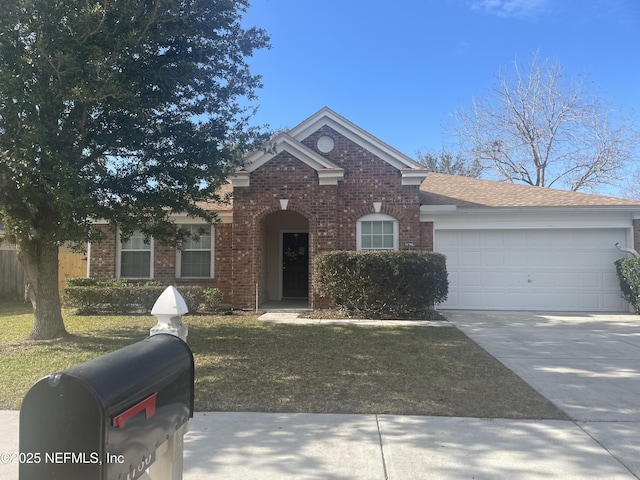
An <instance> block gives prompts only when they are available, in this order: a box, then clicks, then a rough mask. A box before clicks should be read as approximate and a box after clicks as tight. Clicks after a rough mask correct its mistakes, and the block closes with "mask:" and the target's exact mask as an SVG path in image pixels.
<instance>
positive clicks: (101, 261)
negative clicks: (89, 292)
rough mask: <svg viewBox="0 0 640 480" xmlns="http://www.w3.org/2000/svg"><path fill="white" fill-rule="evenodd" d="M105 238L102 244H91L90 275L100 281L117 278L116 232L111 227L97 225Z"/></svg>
mask: <svg viewBox="0 0 640 480" xmlns="http://www.w3.org/2000/svg"><path fill="white" fill-rule="evenodd" d="M96 228H97V229H98V230H100V231H101V232H102V234H103V235H104V238H103V240H102V241H101V242H99V243H98V242H92V243H91V256H90V258H89V275H90V276H91V277H92V278H97V279H99V280H108V279H111V278H115V277H116V232H115V230H114V229H113V228H111V227H110V226H109V225H96Z"/></svg>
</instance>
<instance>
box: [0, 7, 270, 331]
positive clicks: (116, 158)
mask: <svg viewBox="0 0 640 480" xmlns="http://www.w3.org/2000/svg"><path fill="white" fill-rule="evenodd" d="M247 8H248V0H181V1H175V0H148V1H147V0H145V1H141V0H135V1H131V0H111V1H95V0H69V1H63V0H2V3H1V7H0V222H2V223H3V225H4V228H5V234H6V237H7V239H8V240H9V241H12V242H15V243H16V244H18V246H19V251H20V254H21V256H22V258H21V261H22V262H23V266H25V269H26V270H27V273H28V275H29V276H30V277H31V279H32V284H33V285H32V287H33V288H32V289H31V294H32V297H33V298H32V301H33V302H34V303H35V304H36V305H37V306H38V308H36V309H35V312H36V313H35V324H34V332H45V331H47V333H46V335H49V334H50V333H51V334H58V333H60V331H64V329H63V328H62V329H59V328H58V327H57V325H55V326H54V327H55V328H53V329H44V328H42V327H43V325H44V324H47V323H51V321H52V320H55V321H56V322H57V321H58V320H59V322H60V323H61V324H62V316H61V314H60V306H59V305H58V304H57V303H59V302H57V293H56V292H57V290H56V289H55V286H54V283H55V282H56V281H57V279H56V278H55V275H53V274H50V275H49V276H48V277H46V279H44V278H36V276H38V277H43V275H42V274H41V273H40V272H43V271H47V269H46V266H45V267H43V265H45V264H46V265H51V264H53V262H55V261H57V258H56V255H57V248H58V246H60V245H62V244H63V243H67V242H68V243H75V244H80V245H82V244H84V243H85V242H87V241H90V240H96V239H99V237H100V232H99V230H98V229H95V228H94V226H93V224H92V222H91V219H96V218H100V219H105V220H107V221H109V222H111V223H112V224H116V225H117V226H118V228H119V229H120V231H121V232H123V234H124V235H125V236H126V235H127V234H130V233H131V232H132V231H133V230H141V231H143V233H144V234H146V235H148V236H153V237H154V238H155V239H157V240H160V241H163V242H165V243H177V242H179V240H180V239H181V236H182V235H183V234H184V232H181V231H180V230H179V229H178V228H177V227H176V225H175V224H174V223H173V222H172V221H171V218H170V216H171V214H172V213H174V212H181V213H186V214H189V215H191V216H193V217H200V218H204V219H206V220H208V221H210V222H213V221H215V220H216V218H215V214H214V213H213V212H211V211H207V210H205V209H203V208H201V205H202V202H207V201H214V202H221V201H224V198H221V195H220V194H219V193H218V192H219V191H220V187H221V186H223V185H225V184H226V182H227V178H228V176H229V174H230V173H231V172H234V171H235V170H236V168H237V167H238V165H239V162H240V159H241V158H242V157H243V155H244V153H246V152H247V151H248V150H252V149H255V148H256V147H257V146H258V145H261V144H262V143H263V142H264V141H266V139H267V138H268V137H267V135H266V133H263V132H262V131H261V130H262V129H261V128H259V127H254V126H251V125H250V117H251V115H252V114H253V111H254V105H252V102H253V101H254V100H255V93H256V90H257V89H258V88H260V86H261V84H260V77H259V76H258V75H254V74H252V73H251V72H250V70H249V65H248V62H247V58H249V57H251V56H252V54H253V53H254V51H256V50H259V49H262V48H267V47H268V46H269V38H268V36H267V34H266V33H265V32H264V31H263V30H261V29H259V28H246V27H245V26H244V25H243V24H242V16H243V14H244V12H245V11H246V9H247ZM43 252H46V253H47V254H46V255H45V254H44V253H43ZM47 262H48V263H47ZM40 281H42V282H46V285H42V286H41V285H40V284H39V282H40ZM49 292H51V293H49ZM52 309H53V310H57V312H53V311H52ZM44 312H47V314H46V315H45V313H44ZM36 325H37V326H38V327H37V328H36ZM48 330H51V332H48ZM38 335H45V333H40V334H38ZM41 338H44V337H41Z"/></svg>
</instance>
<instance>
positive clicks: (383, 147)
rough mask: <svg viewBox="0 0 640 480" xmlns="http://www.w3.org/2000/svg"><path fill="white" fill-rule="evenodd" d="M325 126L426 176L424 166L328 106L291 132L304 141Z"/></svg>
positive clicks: (398, 166)
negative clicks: (422, 172)
mask: <svg viewBox="0 0 640 480" xmlns="http://www.w3.org/2000/svg"><path fill="white" fill-rule="evenodd" d="M323 126H328V127H330V128H332V129H333V130H335V131H336V132H338V133H339V134H341V135H343V136H344V137H346V138H348V139H349V140H351V141H352V142H354V143H355V144H357V145H360V146H361V147H362V148H364V149H365V150H368V151H370V152H371V153H373V154H375V155H376V156H378V157H380V158H381V159H382V160H384V161H385V162H387V163H389V164H390V165H392V166H394V167H395V168H397V169H398V170H405V169H411V170H419V171H424V174H425V177H426V169H425V168H424V167H423V166H421V165H420V164H418V163H416V162H414V161H413V160H411V159H410V158H409V157H407V156H406V155H405V154H403V153H401V152H399V151H398V150H396V149H395V148H393V147H391V146H389V145H387V144H386V143H384V142H383V141H382V140H380V139H378V138H376V137H374V136H373V135H371V134H370V133H369V132H367V131H365V130H363V129H362V128H360V127H358V126H357V125H356V124H354V123H351V122H350V121H349V120H347V119H346V118H344V117H342V116H340V115H338V114H337V113H336V112H334V111H333V110H331V109H330V108H327V107H324V108H322V109H320V110H319V111H318V112H316V113H315V114H313V115H312V116H310V117H309V118H307V119H306V120H305V121H303V122H302V123H300V124H299V125H297V126H296V127H294V128H292V129H291V130H289V134H290V135H291V136H292V137H293V138H295V139H296V140H298V141H302V140H304V139H305V138H307V137H308V136H309V135H311V134H312V133H314V132H316V131H317V130H318V129H319V128H321V127H323Z"/></svg>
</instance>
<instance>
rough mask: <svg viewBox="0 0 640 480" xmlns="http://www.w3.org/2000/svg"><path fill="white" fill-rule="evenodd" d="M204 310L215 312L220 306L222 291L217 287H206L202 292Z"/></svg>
mask: <svg viewBox="0 0 640 480" xmlns="http://www.w3.org/2000/svg"><path fill="white" fill-rule="evenodd" d="M202 296H203V301H202V303H203V305H204V308H205V310H207V311H210V312H217V311H219V310H220V308H221V307H222V292H221V291H220V289H218V288H207V289H205V290H204V291H203V292H202Z"/></svg>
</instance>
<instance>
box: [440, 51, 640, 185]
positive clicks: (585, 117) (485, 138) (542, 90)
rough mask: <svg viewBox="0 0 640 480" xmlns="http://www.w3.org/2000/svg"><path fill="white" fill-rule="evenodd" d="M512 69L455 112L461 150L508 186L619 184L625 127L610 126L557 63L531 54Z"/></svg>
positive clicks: (630, 143)
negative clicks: (523, 64) (481, 96)
mask: <svg viewBox="0 0 640 480" xmlns="http://www.w3.org/2000/svg"><path fill="white" fill-rule="evenodd" d="M514 67H515V68H514V74H513V75H511V76H509V75H507V74H506V73H500V74H499V75H498V79H497V82H496V84H494V86H493V87H492V89H491V90H490V93H489V95H488V96H487V98H486V99H484V100H478V99H475V98H474V99H472V106H471V109H470V110H469V111H457V112H456V113H455V114H454V119H455V121H456V125H455V126H454V127H453V132H452V133H453V134H454V135H455V136H457V137H458V139H459V140H460V143H461V149H462V151H463V152H466V154H467V155H468V156H470V157H471V158H474V159H476V160H477V161H479V162H480V163H481V164H482V165H483V166H485V167H487V168H489V169H492V170H493V171H495V172H496V174H497V175H498V176H500V177H502V178H504V179H505V180H508V181H511V182H524V183H526V184H529V185H537V186H541V187H551V186H556V187H560V188H567V189H570V190H574V191H575V190H585V189H586V190H593V189H595V188H596V187H598V186H602V185H608V184H612V183H615V182H617V181H618V180H620V177H621V175H622V173H623V172H622V169H623V167H624V166H625V164H627V162H628V161H630V160H631V158H632V153H633V150H634V149H635V148H636V147H637V145H638V135H637V133H636V132H635V131H634V128H633V126H632V124H630V123H624V122H622V121H619V120H617V121H614V120H613V119H612V113H613V112H612V111H609V110H607V109H606V108H604V107H603V105H602V104H601V103H600V102H599V101H598V100H597V99H596V98H594V97H593V96H591V95H589V94H588V93H587V91H586V89H585V87H584V83H583V82H581V81H568V82H567V81H565V79H564V78H563V75H562V67H561V66H560V65H559V64H558V63H557V62H551V61H550V60H549V59H545V60H544V61H541V62H540V61H539V59H538V54H535V55H534V56H533V58H532V61H531V63H530V64H529V65H528V66H527V67H525V68H524V69H523V68H522V67H521V66H520V65H519V64H518V63H517V62H515V63H514Z"/></svg>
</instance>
